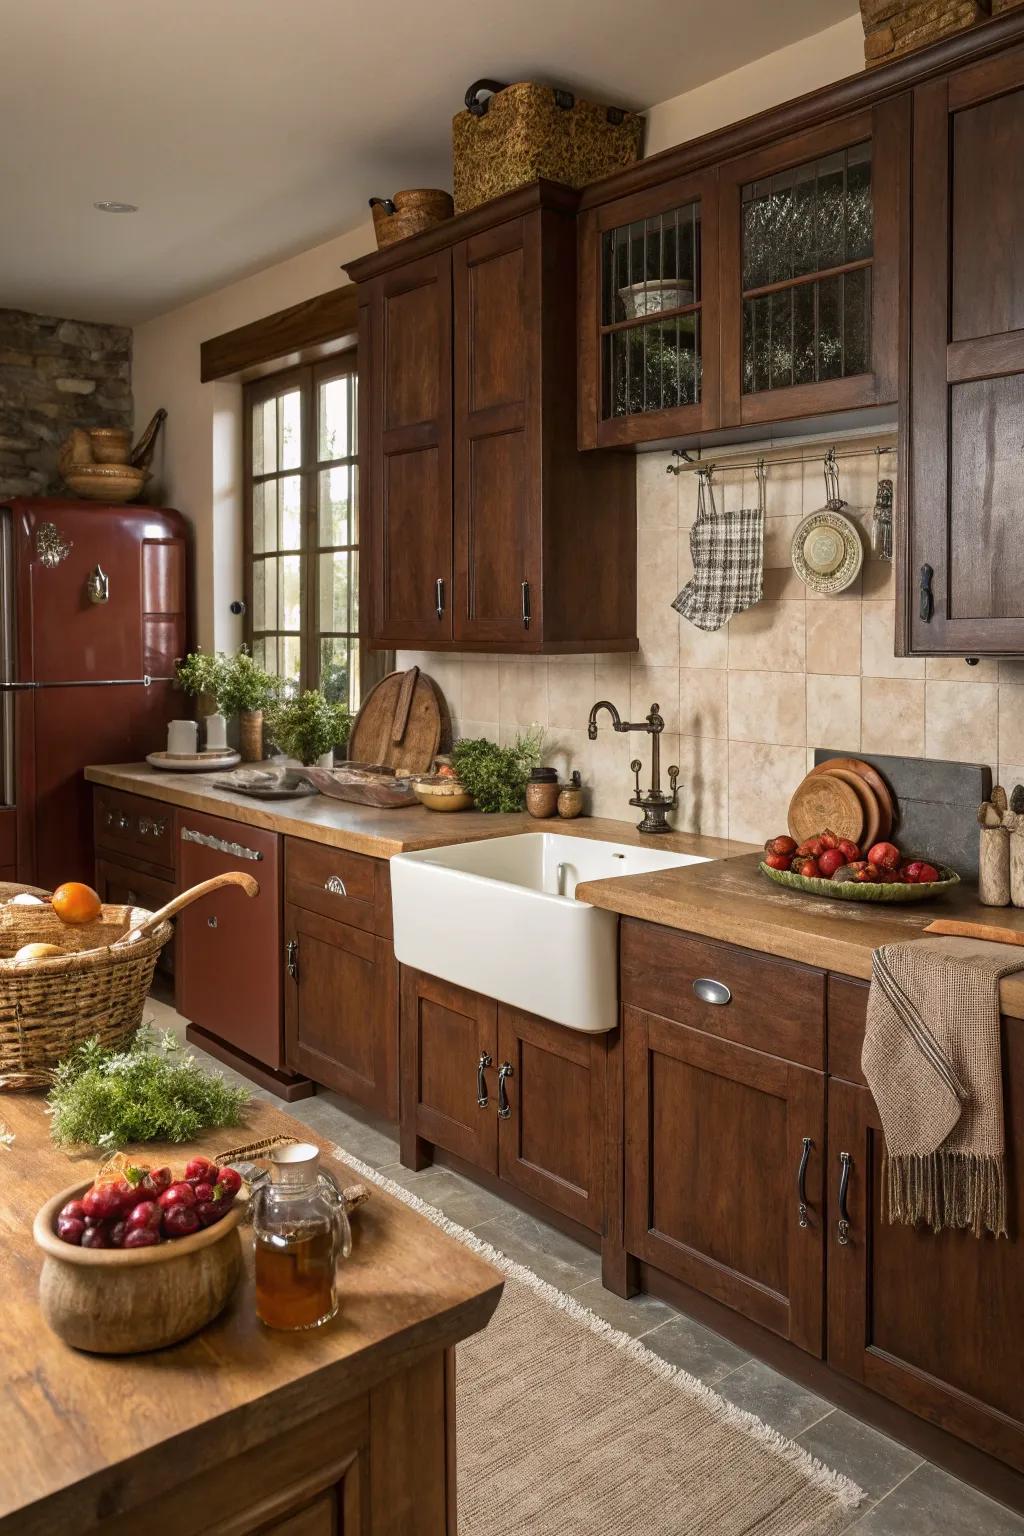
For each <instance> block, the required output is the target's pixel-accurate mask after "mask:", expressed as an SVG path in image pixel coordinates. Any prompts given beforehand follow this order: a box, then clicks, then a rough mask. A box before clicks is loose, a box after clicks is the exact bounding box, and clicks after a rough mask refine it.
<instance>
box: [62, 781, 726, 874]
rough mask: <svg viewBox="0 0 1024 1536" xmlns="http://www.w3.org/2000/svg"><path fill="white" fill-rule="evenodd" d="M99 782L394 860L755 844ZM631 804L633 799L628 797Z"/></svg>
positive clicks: (588, 819)
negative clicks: (537, 841) (541, 844)
mask: <svg viewBox="0 0 1024 1536" xmlns="http://www.w3.org/2000/svg"><path fill="white" fill-rule="evenodd" d="M85 776H86V778H87V779H89V780H91V782H92V783H93V784H103V785H106V787H107V788H108V789H120V790H124V791H125V792H126V793H128V794H132V795H145V796H147V797H149V798H150V799H153V800H161V801H163V802H164V804H165V805H180V806H184V807H185V809H186V810H192V811H204V812H205V813H206V814H207V815H210V816H226V817H227V818H228V819H229V820H230V821H238V822H242V823H244V824H245V825H247V826H250V827H263V828H264V829H265V830H266V831H268V832H281V833H284V834H285V835H287V836H289V837H301V838H305V839H306V840H307V841H308V842H314V843H325V844H327V845H328V846H329V847H332V848H345V849H347V850H348V851H349V852H350V853H365V854H367V855H369V856H370V857H371V858H377V859H389V858H391V856H392V854H395V853H409V852H412V851H413V850H414V849H419V848H444V847H447V846H450V845H451V844H452V843H475V842H478V841H479V840H480V839H481V838H489V837H508V836H510V835H511V834H512V833H514V832H558V833H561V834H564V835H565V836H566V837H594V838H604V839H606V840H607V841H608V842H612V843H628V844H630V845H631V846H635V847H639V848H655V847H661V848H669V849H671V850H672V851H673V852H675V853H694V854H698V855H700V856H701V857H702V858H708V859H724V858H728V857H729V855H730V854H735V853H745V852H746V851H747V850H748V849H749V847H750V844H749V843H733V842H728V841H726V840H725V839H724V838H720V837H698V836H696V835H694V834H692V833H688V832H673V833H671V834H670V835H669V836H667V837H664V838H652V837H647V836H644V837H641V835H640V833H639V832H638V831H637V830H636V825H635V823H633V822H631V821H611V820H608V819H607V818H604V817H595V816H580V817H577V818H576V820H574V821H563V820H562V819H561V818H560V817H552V818H550V819H549V820H546V821H538V820H537V819H536V818H535V817H533V816H529V815H527V814H526V812H525V811H524V812H522V813H520V814H518V815H512V816H502V815H495V816H488V815H485V814H484V813H483V812H482V811H456V812H442V811H428V810H427V809H426V807H425V806H422V805H417V806H408V807H405V806H403V807H401V808H399V809H397V810H380V809H379V808H377V807H376V806H370V805H355V804H353V803H352V802H350V801H347V800H334V799H331V798H329V797H328V796H326V795H317V796H316V797H315V798H313V797H312V796H311V797H309V798H307V799H300V800H254V799H253V798H252V797H251V796H249V795H238V794H233V793H232V792H231V791H230V790H224V789H216V788H214V786H213V784H212V783H211V782H210V779H211V776H210V775H207V774H190V773H163V772H159V771H158V770H157V769H155V768H150V767H149V765H148V764H147V763H116V764H104V765H97V766H93V767H89V768H86V770H85ZM623 803H624V804H625V799H624V800H623Z"/></svg>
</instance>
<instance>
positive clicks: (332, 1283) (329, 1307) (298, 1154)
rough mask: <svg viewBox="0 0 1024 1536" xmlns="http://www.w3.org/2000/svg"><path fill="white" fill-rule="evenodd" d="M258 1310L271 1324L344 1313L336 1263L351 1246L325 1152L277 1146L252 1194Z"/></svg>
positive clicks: (310, 1324) (314, 1323)
mask: <svg viewBox="0 0 1024 1536" xmlns="http://www.w3.org/2000/svg"><path fill="white" fill-rule="evenodd" d="M252 1224H253V1230H254V1232H255V1235H256V1312H257V1315H258V1317H259V1318H260V1321H261V1322H264V1323H266V1325H267V1327H268V1328H284V1329H291V1330H294V1329H300V1328H319V1327H320V1326H321V1324H323V1323H326V1322H328V1321H329V1320H330V1319H331V1318H332V1317H333V1316H334V1314H335V1313H336V1312H337V1310H338V1261H339V1260H340V1259H343V1258H344V1259H347V1258H348V1256H349V1254H350V1253H351V1251H352V1238H351V1233H350V1231H349V1224H348V1217H347V1216H346V1214H345V1201H344V1198H343V1196H342V1194H341V1191H340V1190H339V1189H338V1186H337V1185H336V1184H335V1182H334V1180H333V1179H332V1178H331V1177H330V1175H329V1174H327V1173H325V1172H324V1171H323V1170H322V1169H321V1167H320V1149H319V1148H318V1147H315V1146H313V1145H312V1144H311V1143H308V1142H302V1143H299V1144H297V1145H293V1146H286V1147H275V1148H274V1150H273V1151H272V1152H271V1154H270V1179H269V1181H268V1182H266V1183H264V1184H261V1185H259V1186H258V1187H257V1189H256V1190H255V1191H254V1193H253V1199H252Z"/></svg>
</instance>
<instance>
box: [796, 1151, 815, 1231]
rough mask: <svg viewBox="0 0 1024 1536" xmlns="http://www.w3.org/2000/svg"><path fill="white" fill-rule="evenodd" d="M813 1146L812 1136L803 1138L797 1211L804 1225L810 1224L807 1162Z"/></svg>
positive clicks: (797, 1189)
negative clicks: (808, 1216) (808, 1217)
mask: <svg viewBox="0 0 1024 1536" xmlns="http://www.w3.org/2000/svg"><path fill="white" fill-rule="evenodd" d="M813 1146H814V1142H813V1141H812V1140H811V1138H810V1137H809V1136H805V1137H804V1139H803V1150H802V1152H801V1153H800V1167H799V1168H798V1170H797V1175H796V1194H797V1201H798V1204H797V1211H798V1213H799V1217H800V1225H801V1226H802V1227H809V1226H810V1222H809V1221H808V1219H807V1164H808V1163H809V1162H810V1160H811V1148H812V1147H813Z"/></svg>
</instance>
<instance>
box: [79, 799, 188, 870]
mask: <svg viewBox="0 0 1024 1536" xmlns="http://www.w3.org/2000/svg"><path fill="white" fill-rule="evenodd" d="M93 829H94V835H95V843H96V849H97V851H98V852H99V851H101V850H102V851H104V852H106V853H113V854H119V855H121V856H122V857H124V855H125V854H127V855H128V857H129V858H132V859H141V860H142V861H143V863H146V864H155V865H158V866H159V867H160V868H161V869H166V870H170V871H171V872H172V873H173V871H174V869H175V857H174V812H173V810H172V809H171V807H170V806H167V805H164V804H163V803H162V802H161V801H159V800H149V799H147V798H146V797H145V796H144V795H127V794H124V793H123V792H122V791H121V790H113V789H104V788H98V789H96V790H95V791H94V794H93Z"/></svg>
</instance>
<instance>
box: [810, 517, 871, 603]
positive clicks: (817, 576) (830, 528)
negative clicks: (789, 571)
mask: <svg viewBox="0 0 1024 1536" xmlns="http://www.w3.org/2000/svg"><path fill="white" fill-rule="evenodd" d="M863 564H864V546H863V544H862V543H861V538H860V533H859V532H858V530H857V527H856V525H855V524H854V523H852V522H851V521H850V519H849V518H848V517H844V516H843V514H842V513H841V512H834V511H831V510H830V509H829V508H828V507H822V509H821V511H820V512H812V513H811V515H810V517H805V518H804V520H803V522H802V523H801V524H800V526H799V528H798V529H797V530H796V533H795V534H794V535H793V569H794V570H795V571H796V573H797V575H798V576H799V577H800V580H801V581H802V582H803V583H804V585H805V586H807V587H810V589H811V591H812V592H822V593H825V594H826V595H830V594H832V593H835V592H845V590H846V588H847V587H848V586H850V585H851V583H852V582H854V581H856V579H857V575H858V572H859V571H860V568H861V566H862V565H863Z"/></svg>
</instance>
